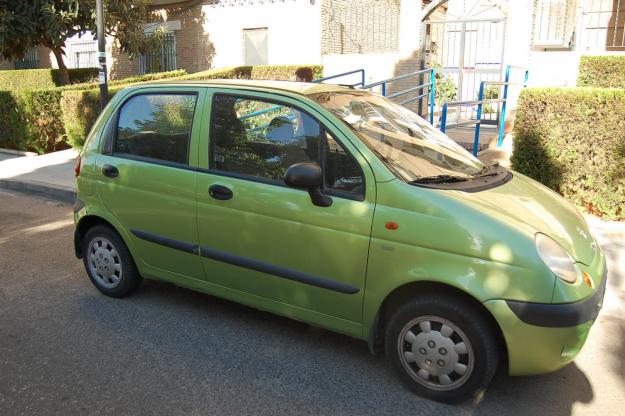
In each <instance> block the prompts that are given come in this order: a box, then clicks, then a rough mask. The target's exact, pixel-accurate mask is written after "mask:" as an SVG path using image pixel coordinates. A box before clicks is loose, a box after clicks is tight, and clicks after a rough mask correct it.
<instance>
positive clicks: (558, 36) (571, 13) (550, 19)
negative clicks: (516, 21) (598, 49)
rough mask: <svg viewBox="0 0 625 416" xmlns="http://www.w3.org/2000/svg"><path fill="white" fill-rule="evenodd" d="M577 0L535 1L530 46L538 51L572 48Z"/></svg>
mask: <svg viewBox="0 0 625 416" xmlns="http://www.w3.org/2000/svg"><path fill="white" fill-rule="evenodd" d="M576 6H577V0H535V1H534V20H533V31H532V45H533V46H534V47H535V48H538V49H542V48H545V49H548V48H568V47H571V46H573V35H574V31H575V11H576V8H577V7H576Z"/></svg>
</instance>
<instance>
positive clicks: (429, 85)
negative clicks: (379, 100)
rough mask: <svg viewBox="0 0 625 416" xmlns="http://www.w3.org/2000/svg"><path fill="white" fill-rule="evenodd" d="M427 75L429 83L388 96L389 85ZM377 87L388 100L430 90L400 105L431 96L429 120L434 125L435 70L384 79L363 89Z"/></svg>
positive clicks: (424, 70)
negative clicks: (428, 75)
mask: <svg viewBox="0 0 625 416" xmlns="http://www.w3.org/2000/svg"><path fill="white" fill-rule="evenodd" d="M426 73H429V74H430V77H429V81H428V82H426V83H423V84H420V85H417V86H416V87H410V88H406V89H405V90H401V91H397V92H395V93H393V94H390V95H387V94H386V88H387V85H388V84H390V83H392V82H395V81H399V80H402V79H406V78H410V77H415V76H419V75H423V74H426ZM377 86H380V89H381V93H382V95H383V96H385V97H387V98H396V97H399V96H400V95H404V94H408V93H410V92H414V91H419V92H421V91H423V90H424V89H428V90H429V91H427V92H425V93H422V94H419V95H417V96H416V97H410V98H408V99H407V100H404V101H400V102H399V104H401V105H404V104H408V103H411V102H413V101H417V100H420V99H423V98H424V97H426V96H429V101H430V106H429V107H430V108H429V119H430V124H434V98H435V95H436V71H435V70H434V68H425V69H422V70H420V71H415V72H410V73H408V74H403V75H399V76H396V77H393V78H389V79H384V80H382V81H376V82H372V83H371V84H367V85H363V86H362V89H371V88H373V87H377Z"/></svg>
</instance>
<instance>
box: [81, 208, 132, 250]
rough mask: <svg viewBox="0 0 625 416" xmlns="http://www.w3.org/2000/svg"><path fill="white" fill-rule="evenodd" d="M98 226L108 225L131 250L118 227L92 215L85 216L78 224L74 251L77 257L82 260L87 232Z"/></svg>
mask: <svg viewBox="0 0 625 416" xmlns="http://www.w3.org/2000/svg"><path fill="white" fill-rule="evenodd" d="M96 225H106V226H108V227H109V228H111V230H113V231H115V232H116V233H117V235H118V236H119V238H121V239H122V241H123V242H124V243H125V244H126V246H127V247H128V249H129V250H130V247H129V246H128V243H127V242H126V239H125V238H124V237H123V235H122V233H120V232H119V230H118V229H117V227H115V225H113V224H112V223H111V222H110V221H108V220H107V219H105V218H103V217H101V216H99V215H94V214H91V215H85V216H84V217H82V218H81V219H80V220H79V221H78V223H77V224H76V230H75V231H74V251H75V254H76V257H78V258H79V259H80V258H82V242H83V240H84V238H85V235H86V234H87V232H88V231H89V230H90V229H91V228H93V227H95V226H96Z"/></svg>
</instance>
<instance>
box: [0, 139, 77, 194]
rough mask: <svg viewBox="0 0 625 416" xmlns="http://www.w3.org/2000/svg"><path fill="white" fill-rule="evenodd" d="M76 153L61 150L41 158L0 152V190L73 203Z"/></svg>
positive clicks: (71, 150) (70, 150)
mask: <svg viewBox="0 0 625 416" xmlns="http://www.w3.org/2000/svg"><path fill="white" fill-rule="evenodd" d="M76 156H78V153H77V152H76V151H75V150H73V149H69V150H62V151H60V152H54V153H49V154H47V155H42V156H20V155H14V154H8V153H3V152H2V151H0V188H5V189H11V190H14V191H20V192H26V193H30V194H37V195H42V196H45V197H49V198H53V199H57V200H61V201H64V202H74V198H75V195H76V178H74V160H75V159H76Z"/></svg>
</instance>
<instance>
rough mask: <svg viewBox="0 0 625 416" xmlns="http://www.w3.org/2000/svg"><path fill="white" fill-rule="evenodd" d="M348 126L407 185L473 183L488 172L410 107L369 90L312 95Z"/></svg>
mask: <svg viewBox="0 0 625 416" xmlns="http://www.w3.org/2000/svg"><path fill="white" fill-rule="evenodd" d="M309 97H310V98H311V99H313V100H315V101H316V102H318V103H319V104H321V105H322V106H324V107H325V108H327V109H328V110H330V111H331V112H332V113H334V114H335V115H336V116H338V117H339V118H340V119H341V120H342V121H343V122H345V123H346V124H347V125H348V126H349V127H350V128H351V129H352V130H353V131H354V132H355V133H356V135H357V136H358V137H359V138H360V139H361V140H362V141H363V142H364V143H365V144H366V145H367V146H368V147H369V148H370V149H371V150H372V151H373V152H374V153H375V154H376V155H377V156H378V157H379V158H380V159H381V160H382V161H383V162H384V163H385V164H386V165H387V166H388V167H389V169H390V170H392V171H393V172H394V174H395V175H396V176H398V177H399V178H401V179H404V180H405V181H407V182H413V181H419V180H422V179H424V178H451V179H460V180H465V179H470V178H471V177H472V176H473V175H476V174H478V173H480V172H481V171H483V170H484V169H485V165H484V164H483V163H482V162H480V161H479V160H478V159H477V158H475V157H474V156H473V155H471V154H470V153H469V152H467V151H466V150H465V149H463V148H462V147H461V146H459V145H458V144H456V143H455V142H454V141H453V140H451V139H450V138H449V137H448V136H446V135H445V134H444V133H442V132H440V131H439V130H437V129H436V128H434V127H432V126H431V125H430V124H429V123H427V122H426V121H425V120H423V119H422V118H421V117H419V116H418V115H417V114H415V113H413V112H412V111H410V110H408V109H407V108H405V107H403V106H400V105H397V104H395V103H393V102H391V101H390V100H388V99H387V98H385V97H382V96H379V95H376V94H372V93H369V92H364V91H350V92H340V93H337V92H329V93H318V94H312V95H310V96H309Z"/></svg>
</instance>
